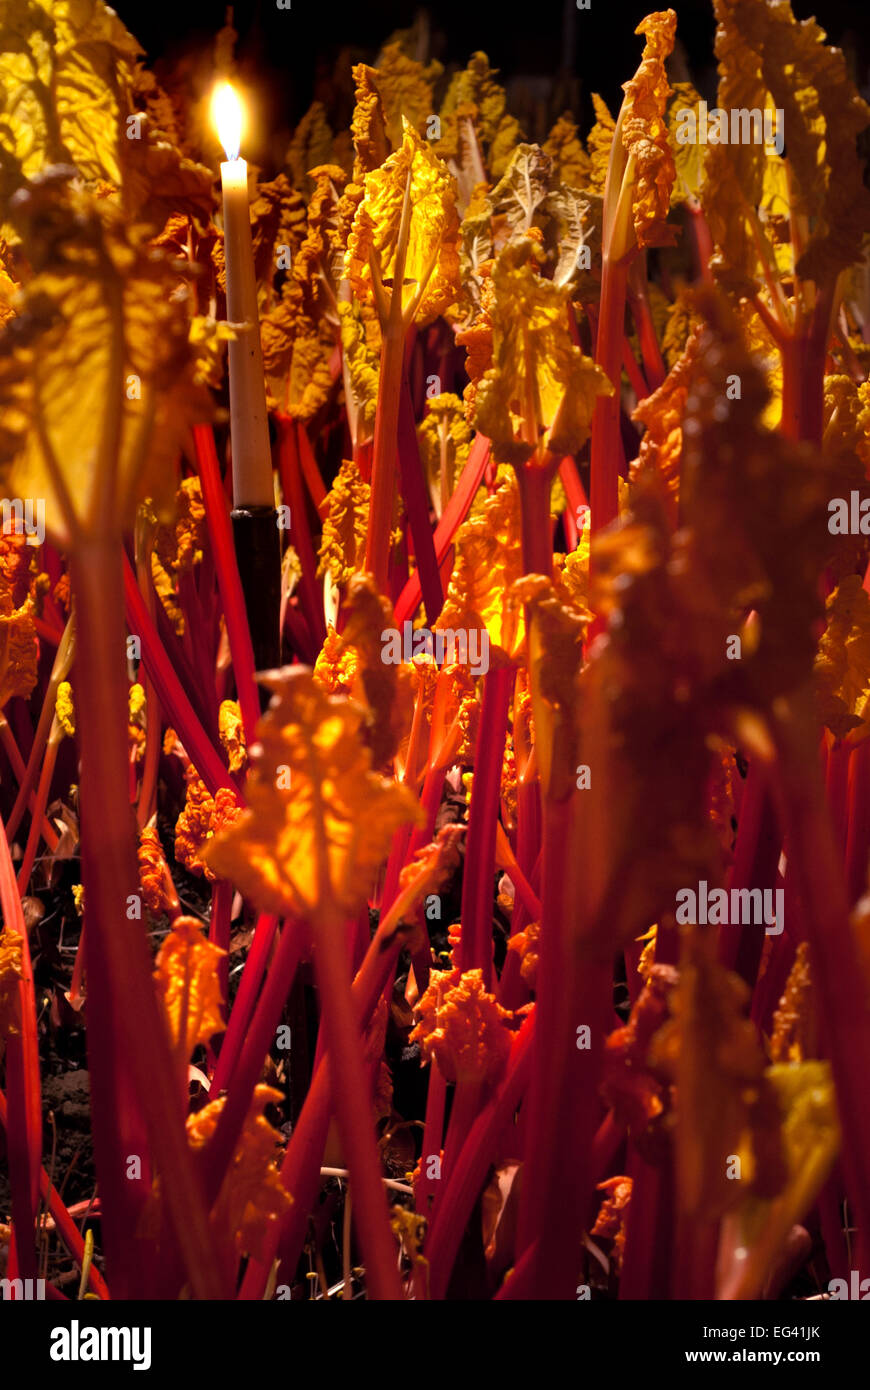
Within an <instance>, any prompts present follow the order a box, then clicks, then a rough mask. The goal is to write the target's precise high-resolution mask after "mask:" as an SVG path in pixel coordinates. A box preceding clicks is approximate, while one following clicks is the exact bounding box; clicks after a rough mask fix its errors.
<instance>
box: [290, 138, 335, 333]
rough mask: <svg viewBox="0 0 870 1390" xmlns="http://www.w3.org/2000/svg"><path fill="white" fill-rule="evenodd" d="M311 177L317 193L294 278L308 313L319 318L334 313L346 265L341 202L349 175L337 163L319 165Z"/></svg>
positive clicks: (311, 200)
mask: <svg viewBox="0 0 870 1390" xmlns="http://www.w3.org/2000/svg"><path fill="white" fill-rule="evenodd" d="M310 177H311V178H312V179H313V180H314V192H313V193H312V195H311V197H310V198H309V200H308V220H307V223H306V228H305V239H304V241H303V242H302V244H301V246H300V247H299V250H298V252H297V254H296V255H294V256H293V277H294V279H295V280H296V281H297V282H298V283H299V284H300V285H301V286H302V302H303V304H304V306H305V310H306V312H307V313H308V314H310V315H311V316H312V317H313V318H319V317H320V316H321V315H322V314H324V313H327V312H330V313H333V314H334V312H335V298H336V295H337V293H338V285H339V281H340V279H341V272H342V268H343V264H344V247H343V245H342V243H341V240H340V235H339V204H340V194H341V190H342V189H343V188H344V185H345V183H346V181H347V176H346V175H345V173H344V170H343V169H340V168H339V167H338V165H336V164H319V165H318V166H317V167H316V168H314V169H312V170H311V171H310ZM287 245H288V246H290V243H289V242H288V243H287ZM292 249H293V248H292V246H291V251H292Z"/></svg>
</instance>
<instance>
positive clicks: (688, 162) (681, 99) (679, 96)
mask: <svg viewBox="0 0 870 1390" xmlns="http://www.w3.org/2000/svg"><path fill="white" fill-rule="evenodd" d="M700 100H701V98H700V96H699V95H698V93H697V92H696V91H695V88H694V87H693V85H692V83H691V82H675V83H674V85H673V87H672V88H671V94H670V96H669V97H668V102H667V106H666V108H665V121H666V123H667V127H668V136H669V139H670V146H671V151H672V153H673V156H674V164H675V166H676V171H677V173H676V178H675V179H674V186H673V188H672V189H671V202H672V203H684V202H685V201H686V199H687V198H699V197H700V195H701V184H702V183H703V179H704V157H705V155H706V153H707V146H706V144H703V145H702V144H701V141H700V140H680V139H679V138H678V129H679V127H678V124H677V116H678V113H679V112H680V111H687V110H690V111H694V113H695V130H696V131H697V129H698V104H699V102H700Z"/></svg>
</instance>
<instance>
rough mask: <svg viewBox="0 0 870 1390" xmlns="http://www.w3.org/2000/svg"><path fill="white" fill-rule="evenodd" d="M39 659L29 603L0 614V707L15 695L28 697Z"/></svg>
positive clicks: (34, 679) (34, 683)
mask: <svg viewBox="0 0 870 1390" xmlns="http://www.w3.org/2000/svg"><path fill="white" fill-rule="evenodd" d="M38 660H39V643H38V641H37V637H36V625H35V623H34V621H33V613H32V610H31V604H30V602H29V601H28V602H27V603H25V604H24V606H23V607H21V608H16V609H15V610H14V611H13V612H11V613H0V709H2V708H3V706H4V705H5V704H7V703H8V702H9V700H11V699H12V698H13V696H15V695H21V696H22V697H23V698H24V699H27V697H28V696H29V695H30V693H31V691H32V690H33V687H34V686H35V685H36V674H37V672H36V667H37V662H38Z"/></svg>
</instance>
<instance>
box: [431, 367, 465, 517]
mask: <svg viewBox="0 0 870 1390" xmlns="http://www.w3.org/2000/svg"><path fill="white" fill-rule="evenodd" d="M426 406H427V410H426V414H425V415H424V417H423V419H422V421H421V422H420V424H419V425H418V426H417V440H418V443H419V445H420V461H421V462H422V464H423V469H424V472H425V474H426V478H427V480H428V483H429V492H430V494H431V495H432V498H433V500H434V501H435V510H436V512H437V513H438V515H439V516H440V515H441V512H442V510H443V508H444V507H445V506H446V505H447V503H448V501H449V500H450V498H451V497H452V495H453V489H454V487H455V486H456V483H457V481H458V479H459V476H460V474H461V473H462V470H463V468H464V467H465V461H466V459H467V458H468V451H469V449H470V448H471V440H472V434H471V430H470V429H469V428H468V425H467V424H466V421H465V413H464V411H463V408H462V401H461V400H460V399H459V397H458V396H454V395H453V394H452V393H451V392H449V391H444V392H442V393H441V395H440V396H432V397H430V399H429V400H428V401H427V402H426Z"/></svg>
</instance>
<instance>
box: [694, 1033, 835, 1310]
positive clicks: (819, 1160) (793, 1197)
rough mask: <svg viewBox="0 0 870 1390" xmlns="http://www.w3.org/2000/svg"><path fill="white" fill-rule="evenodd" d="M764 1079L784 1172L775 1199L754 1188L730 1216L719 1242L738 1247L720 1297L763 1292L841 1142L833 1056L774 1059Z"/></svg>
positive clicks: (752, 1295) (718, 1293)
mask: <svg viewBox="0 0 870 1390" xmlns="http://www.w3.org/2000/svg"><path fill="white" fill-rule="evenodd" d="M764 1080H765V1083H766V1085H767V1086H768V1088H769V1090H770V1092H771V1093H772V1095H773V1097H774V1098H775V1100H776V1104H777V1111H778V1113H777V1114H776V1115H774V1116H772V1117H771V1123H772V1124H774V1125H777V1127H778V1136H779V1143H780V1145H781V1148H782V1151H783V1154H784V1159H785V1169H786V1171H785V1178H784V1182H783V1184H782V1186H781V1190H780V1191H779V1192H778V1193H777V1194H776V1195H775V1196H774V1197H773V1198H772V1200H764V1199H762V1198H759V1197H757V1196H755V1195H753V1194H751V1193H750V1194H749V1195H748V1196H747V1197H746V1198H745V1199H744V1201H743V1202H742V1204H741V1205H740V1207H739V1208H738V1209H737V1211H735V1212H733V1213H731V1214H729V1216H728V1217H726V1220H725V1224H724V1227H723V1231H722V1243H721V1248H722V1251H727V1250H729V1249H730V1250H734V1251H735V1252H737V1253H736V1258H735V1260H734V1264H733V1265H731V1267H730V1268H729V1267H728V1266H727V1265H726V1267H725V1273H724V1277H720V1281H719V1287H718V1288H717V1291H716V1296H717V1298H722V1299H729V1300H730V1299H751V1298H760V1297H761V1296H762V1292H763V1289H764V1285H765V1282H766V1280H767V1278H768V1276H769V1274H770V1272H771V1270H772V1268H773V1266H774V1265H775V1263H776V1260H777V1258H778V1257H779V1256H780V1253H781V1250H782V1246H783V1244H784V1242H785V1240H786V1237H787V1236H788V1233H789V1231H790V1230H791V1229H792V1227H793V1226H794V1224H795V1222H797V1221H802V1220H803V1219H804V1217H805V1216H806V1214H807V1212H808V1211H809V1210H810V1207H811V1206H812V1204H813V1202H814V1201H815V1200H816V1197H817V1196H818V1193H819V1191H820V1190H821V1188H822V1185H823V1183H824V1182H825V1180H826V1178H827V1177H828V1174H829V1173H830V1171H831V1166H832V1164H833V1162H834V1160H835V1158H836V1157H837V1153H838V1150H839V1147H840V1127H839V1124H838V1122H837V1107H836V1101H835V1093H834V1083H833V1080H832V1078H831V1067H830V1063H829V1062H818V1061H810V1062H795V1063H790V1064H779V1065H775V1066H772V1067H768V1068H767V1071H766V1072H765V1074H764ZM732 1186H733V1187H740V1186H741V1184H739V1183H734V1184H732ZM721 1268H722V1261H721V1254H720V1269H721Z"/></svg>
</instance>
